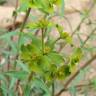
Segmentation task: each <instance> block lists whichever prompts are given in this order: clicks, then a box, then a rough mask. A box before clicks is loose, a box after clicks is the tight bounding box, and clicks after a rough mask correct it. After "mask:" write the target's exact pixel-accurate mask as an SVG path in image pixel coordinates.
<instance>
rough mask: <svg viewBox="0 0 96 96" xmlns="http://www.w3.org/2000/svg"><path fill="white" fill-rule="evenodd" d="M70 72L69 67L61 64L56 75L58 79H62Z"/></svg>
mask: <svg viewBox="0 0 96 96" xmlns="http://www.w3.org/2000/svg"><path fill="white" fill-rule="evenodd" d="M70 74H71V72H70V68H69V66H68V65H62V66H60V67H59V68H58V70H57V73H56V76H57V78H58V79H59V80H64V79H65V78H66V77H68V76H69V75H70Z"/></svg>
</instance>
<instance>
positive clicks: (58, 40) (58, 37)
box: [53, 37, 61, 45]
mask: <svg viewBox="0 0 96 96" xmlns="http://www.w3.org/2000/svg"><path fill="white" fill-rule="evenodd" d="M60 39H61V38H60V37H58V38H57V39H56V40H55V41H54V42H53V45H54V44H55V43H56V42H58V41H59V40H60Z"/></svg>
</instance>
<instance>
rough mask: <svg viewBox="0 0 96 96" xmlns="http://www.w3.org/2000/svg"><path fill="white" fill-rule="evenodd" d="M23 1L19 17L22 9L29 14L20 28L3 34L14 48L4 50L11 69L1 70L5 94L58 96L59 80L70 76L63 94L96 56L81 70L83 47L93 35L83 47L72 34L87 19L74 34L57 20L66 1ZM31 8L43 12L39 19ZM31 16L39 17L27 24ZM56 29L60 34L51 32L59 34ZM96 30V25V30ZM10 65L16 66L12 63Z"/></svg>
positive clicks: (62, 15)
mask: <svg viewBox="0 0 96 96" xmlns="http://www.w3.org/2000/svg"><path fill="white" fill-rule="evenodd" d="M17 3H18V0H17ZM20 4H21V5H20V7H19V8H17V6H16V11H14V12H13V16H14V17H15V18H14V19H15V20H16V17H17V15H18V14H19V12H22V11H24V12H25V13H26V16H25V18H24V22H23V24H22V25H21V27H20V29H17V30H15V31H12V32H9V33H6V34H5V35H3V36H0V39H4V40H5V41H7V43H8V48H9V46H10V48H9V49H10V50H8V51H7V50H6V51H5V50H4V52H3V55H4V56H5V57H6V60H8V62H7V63H8V66H7V67H8V70H7V72H5V71H4V72H3V71H2V72H1V73H0V80H1V82H0V85H1V86H0V92H1V95H2V96H8V95H10V96H55V95H56V94H55V93H56V92H57V90H55V89H57V87H58V81H59V82H60V81H66V78H67V77H70V78H69V79H68V80H67V82H65V84H64V88H63V89H62V90H61V91H60V92H59V93H58V94H57V95H56V96H59V95H60V94H61V93H62V92H63V91H65V90H66V89H67V86H68V85H69V83H70V82H71V81H72V80H74V78H75V77H76V76H77V75H78V74H79V73H80V71H81V69H84V68H85V67H86V66H87V65H88V64H89V63H91V62H92V61H93V60H95V58H96V56H93V58H92V59H90V60H89V61H88V62H86V63H85V65H84V66H82V67H81V68H80V69H77V66H78V64H79V62H80V60H81V59H82V57H83V56H84V54H83V47H84V45H85V44H86V42H87V41H88V39H89V36H88V38H87V39H86V40H85V41H84V42H83V43H82V44H81V45H80V46H77V45H76V44H74V42H73V37H72V36H73V35H74V34H75V33H76V31H77V30H79V28H80V24H81V23H82V22H83V21H84V19H85V18H83V19H82V21H81V22H80V24H79V26H77V28H76V30H75V31H74V32H73V34H72V35H71V34H70V33H69V32H66V31H65V30H64V28H63V26H62V25H61V24H59V23H58V22H53V18H54V16H59V17H60V18H64V0H20ZM17 5H18V4H17ZM31 9H34V10H36V11H37V12H38V13H40V17H39V16H38V15H37V16H36V17H35V18H34V17H32V15H33V14H31ZM56 9H58V10H56ZM29 16H30V18H34V19H35V20H33V19H32V21H31V20H30V22H28V23H27V19H28V17H29ZM15 20H14V23H15ZM13 29H14V28H13ZM24 29H25V30H24ZM53 29H55V30H56V32H57V33H58V37H55V38H54V36H53V35H51V34H50V33H52V32H53V33H54V35H55V33H56V32H54V30H53ZM95 30H96V28H95V29H94V30H93V31H92V33H94V31H95ZM14 36H18V40H15V41H14V40H13V39H14ZM81 41H82V40H81ZM60 43H62V44H63V47H65V46H67V45H68V46H70V47H71V48H72V52H71V53H69V54H65V53H63V52H61V50H63V48H62V47H61V45H60ZM63 51H64V52H66V51H67V50H66V49H64V50H63ZM14 57H15V58H14ZM10 59H12V60H13V61H14V62H13V61H11V60H10ZM10 64H11V65H12V66H9V65H10ZM1 66H3V64H2V65H1ZM9 67H10V68H9ZM5 77H7V78H5ZM6 79H7V80H6ZM6 85H7V86H6ZM60 89H61V88H60Z"/></svg>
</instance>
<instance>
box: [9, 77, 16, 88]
mask: <svg viewBox="0 0 96 96" xmlns="http://www.w3.org/2000/svg"><path fill="white" fill-rule="evenodd" d="M16 81H17V80H16V78H14V77H13V78H12V79H11V80H10V86H9V90H12V89H13V88H14V86H15V83H16Z"/></svg>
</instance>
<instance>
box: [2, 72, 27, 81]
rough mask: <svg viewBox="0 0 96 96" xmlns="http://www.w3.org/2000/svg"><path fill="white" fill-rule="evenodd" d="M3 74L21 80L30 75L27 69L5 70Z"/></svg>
mask: <svg viewBox="0 0 96 96" xmlns="http://www.w3.org/2000/svg"><path fill="white" fill-rule="evenodd" d="M3 74H4V75H7V76H10V77H14V78H16V79H21V80H23V79H25V78H26V76H27V75H28V73H27V72H25V71H8V72H4V73H3Z"/></svg>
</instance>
